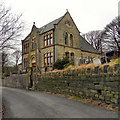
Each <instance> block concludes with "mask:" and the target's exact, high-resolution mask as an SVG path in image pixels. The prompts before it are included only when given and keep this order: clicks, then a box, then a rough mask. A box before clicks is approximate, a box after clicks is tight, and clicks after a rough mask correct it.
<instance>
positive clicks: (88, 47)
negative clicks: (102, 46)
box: [80, 36, 99, 53]
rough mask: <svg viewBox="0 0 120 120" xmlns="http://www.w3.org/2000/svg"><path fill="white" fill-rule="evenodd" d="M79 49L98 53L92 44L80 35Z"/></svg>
mask: <svg viewBox="0 0 120 120" xmlns="http://www.w3.org/2000/svg"><path fill="white" fill-rule="evenodd" d="M80 49H81V50H82V51H86V52H92V53H99V52H98V51H97V50H96V49H95V48H94V47H93V46H92V45H90V44H89V43H88V42H87V41H86V40H85V39H84V38H83V37H82V36H81V38H80Z"/></svg>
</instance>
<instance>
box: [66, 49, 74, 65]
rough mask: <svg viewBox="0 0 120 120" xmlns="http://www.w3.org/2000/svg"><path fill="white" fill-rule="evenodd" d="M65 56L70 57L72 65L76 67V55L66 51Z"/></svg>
mask: <svg viewBox="0 0 120 120" xmlns="http://www.w3.org/2000/svg"><path fill="white" fill-rule="evenodd" d="M65 56H66V57H68V59H69V58H70V60H71V61H72V64H73V65H74V53H73V52H67V51H66V52H65Z"/></svg>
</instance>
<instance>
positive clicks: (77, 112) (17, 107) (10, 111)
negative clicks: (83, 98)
mask: <svg viewBox="0 0 120 120" xmlns="http://www.w3.org/2000/svg"><path fill="white" fill-rule="evenodd" d="M2 91H3V94H2V95H3V103H4V105H5V109H6V111H5V118H117V113H116V112H112V111H106V110H104V109H101V108H99V107H93V106H91V105H87V104H84V103H80V102H77V101H73V100H69V99H67V98H64V97H60V96H56V95H51V94H45V93H41V92H34V91H26V90H21V89H14V88H6V87H3V90H2Z"/></svg>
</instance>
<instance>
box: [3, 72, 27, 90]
mask: <svg viewBox="0 0 120 120" xmlns="http://www.w3.org/2000/svg"><path fill="white" fill-rule="evenodd" d="M27 78H28V77H27V74H11V75H10V76H9V77H6V78H4V79H3V80H2V85H3V86H7V87H15V88H26V85H27V80H28V79H27Z"/></svg>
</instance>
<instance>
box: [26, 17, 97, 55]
mask: <svg viewBox="0 0 120 120" xmlns="http://www.w3.org/2000/svg"><path fill="white" fill-rule="evenodd" d="M63 17H64V16H62V17H60V18H58V19H56V20H54V21H52V22H50V23H48V24H46V25H44V26H42V27H41V28H37V30H38V32H39V33H40V34H43V33H45V32H48V31H50V30H52V29H54V25H55V24H58V23H59V22H60V20H61V19H62V18H63ZM29 38H30V37H29V35H28V36H27V37H26V38H25V41H27V40H29ZM80 49H81V50H82V51H86V52H92V53H98V51H97V50H96V49H95V48H94V47H93V46H91V45H90V44H89V43H88V42H87V41H86V40H85V39H84V38H83V37H82V36H81V38H80Z"/></svg>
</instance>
